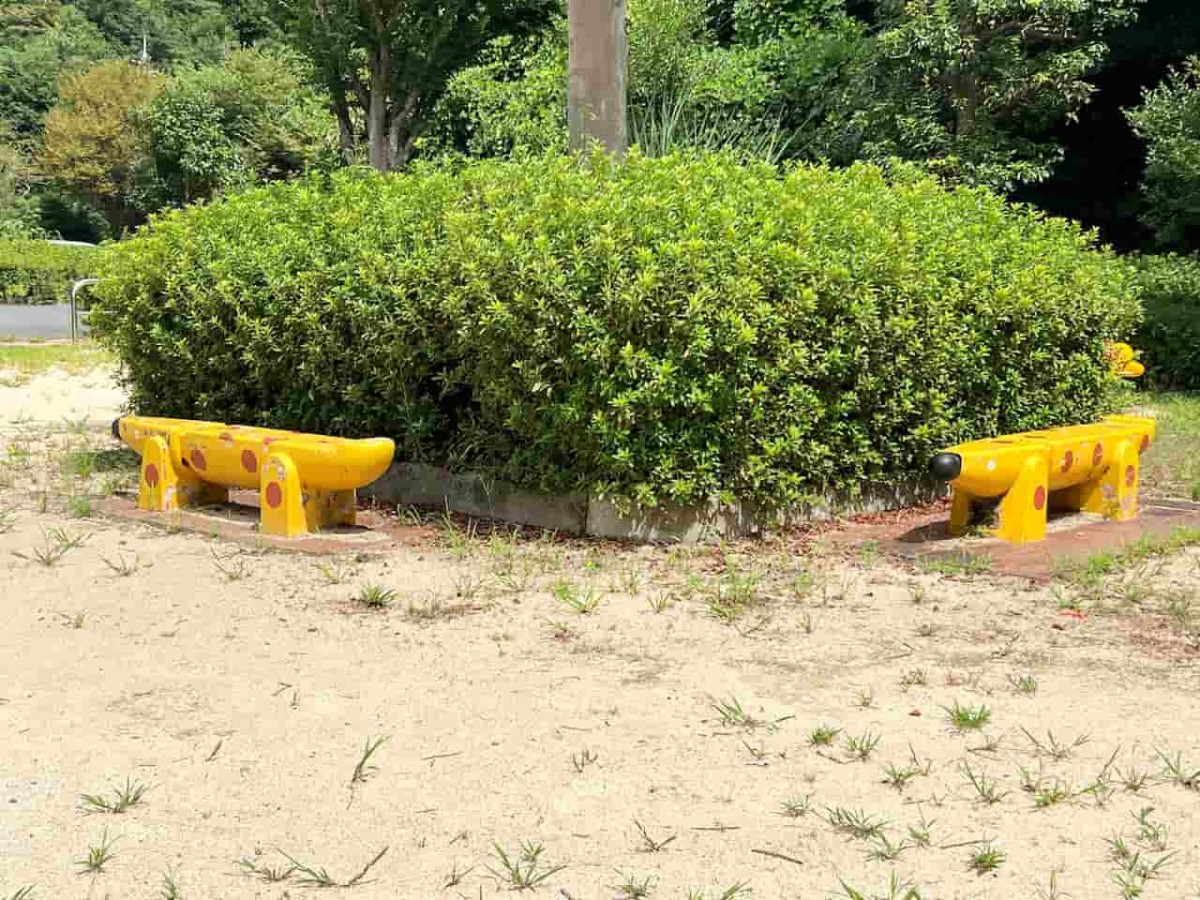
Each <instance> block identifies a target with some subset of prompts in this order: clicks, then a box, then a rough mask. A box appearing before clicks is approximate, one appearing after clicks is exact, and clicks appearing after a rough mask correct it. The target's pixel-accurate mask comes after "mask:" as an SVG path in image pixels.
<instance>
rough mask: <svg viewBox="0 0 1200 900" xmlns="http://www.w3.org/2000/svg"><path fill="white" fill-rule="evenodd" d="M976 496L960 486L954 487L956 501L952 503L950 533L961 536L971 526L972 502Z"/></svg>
mask: <svg viewBox="0 0 1200 900" xmlns="http://www.w3.org/2000/svg"><path fill="white" fill-rule="evenodd" d="M974 499H975V498H974V497H972V496H971V495H970V494H968V493H967V492H966V491H964V490H961V489H960V488H955V489H954V502H953V503H951V505H950V533H951V534H952V535H954V536H955V537H961V536H962V535H964V534H966V533H967V529H968V528H970V527H971V504H972V503H973V501H974Z"/></svg>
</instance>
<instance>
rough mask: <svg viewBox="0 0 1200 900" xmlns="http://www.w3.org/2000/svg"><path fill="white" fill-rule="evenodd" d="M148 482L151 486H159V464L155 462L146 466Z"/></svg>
mask: <svg viewBox="0 0 1200 900" xmlns="http://www.w3.org/2000/svg"><path fill="white" fill-rule="evenodd" d="M146 484H148V485H150V487H158V466H156V465H155V464H154V463H150V465H148V466H146Z"/></svg>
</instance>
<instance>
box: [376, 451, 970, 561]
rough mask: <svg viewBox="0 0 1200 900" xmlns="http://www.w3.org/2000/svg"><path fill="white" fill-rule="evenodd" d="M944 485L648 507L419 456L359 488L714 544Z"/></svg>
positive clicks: (564, 524)
mask: <svg viewBox="0 0 1200 900" xmlns="http://www.w3.org/2000/svg"><path fill="white" fill-rule="evenodd" d="M945 494H946V489H945V487H944V486H942V485H937V484H933V483H931V482H923V481H913V482H911V483H907V484H875V483H866V484H863V485H861V488H860V490H859V491H858V493H857V495H856V496H853V497H850V496H838V495H835V494H829V495H827V496H823V497H818V498H815V499H814V500H813V501H812V502H810V503H807V504H804V505H803V506H798V507H795V508H792V509H787V510H782V511H780V510H766V509H763V508H761V507H760V506H758V505H757V504H754V503H740V502H734V503H728V504H726V503H718V502H715V501H713V502H709V503H703V504H697V505H693V506H679V505H676V504H663V505H662V506H659V507H655V508H653V509H651V508H646V507H643V506H640V505H639V504H636V503H624V504H622V503H614V502H612V501H610V500H605V499H602V498H600V497H589V496H587V495H586V494H579V493H576V494H539V493H535V492H533V491H529V490H524V489H522V488H518V487H515V486H513V485H511V484H506V483H504V482H502V481H496V480H495V479H492V478H487V477H485V476H483V475H480V474H478V473H474V472H461V473H460V472H451V471H449V470H447V469H443V468H439V467H437V466H429V465H424V464H421V463H404V462H400V463H394V464H393V465H392V467H391V468H390V469H389V470H388V471H387V472H386V473H385V474H384V476H383V477H382V478H380V479H379V480H378V481H376V482H375V483H373V484H370V485H367V486H366V487H365V488H362V489H360V490H359V492H358V495H359V497H360V498H362V499H367V500H374V501H375V502H377V503H381V504H390V505H392V506H395V507H405V506H415V507H417V508H419V509H436V510H445V511H447V512H452V513H459V514H461V515H464V516H471V517H475V518H479V519H492V520H496V521H501V522H510V523H512V524H515V525H528V526H531V527H533V528H542V529H545V530H547V531H554V532H558V533H559V534H563V535H573V536H583V535H586V536H588V537H598V538H606V539H610V540H622V541H653V542H663V543H684V544H696V543H716V542H718V541H723V540H736V539H738V538H746V537H756V536H759V535H762V534H764V533H766V532H769V531H773V530H778V529H781V528H782V529H788V528H794V527H797V526H804V525H809V524H811V523H814V522H824V521H830V520H833V519H836V518H839V517H844V516H853V515H858V514H862V513H874V512H881V511H883V510H894V509H903V508H906V507H911V506H913V505H917V504H922V503H929V502H931V501H934V500H936V499H938V498H939V497H943V496H945Z"/></svg>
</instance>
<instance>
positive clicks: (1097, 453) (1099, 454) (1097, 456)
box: [1092, 444, 1104, 466]
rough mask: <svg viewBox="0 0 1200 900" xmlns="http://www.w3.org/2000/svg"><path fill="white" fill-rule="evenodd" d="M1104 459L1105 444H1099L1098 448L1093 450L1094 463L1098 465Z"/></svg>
mask: <svg viewBox="0 0 1200 900" xmlns="http://www.w3.org/2000/svg"><path fill="white" fill-rule="evenodd" d="M1103 460H1104V445H1103V444H1097V445H1096V449H1095V450H1093V451H1092V465H1093V466H1098V465H1100V463H1101V462H1102V461H1103Z"/></svg>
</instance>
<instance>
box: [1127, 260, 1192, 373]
mask: <svg viewBox="0 0 1200 900" xmlns="http://www.w3.org/2000/svg"><path fill="white" fill-rule="evenodd" d="M1136 261H1137V268H1138V283H1139V285H1140V287H1141V294H1142V302H1143V304H1144V306H1145V320H1144V321H1143V322H1142V328H1141V331H1140V332H1139V334H1138V339H1137V346H1138V349H1140V350H1141V351H1142V361H1143V362H1144V363H1145V364H1146V378H1147V380H1148V381H1149V382H1150V383H1152V384H1155V385H1158V386H1160V387H1164V388H1182V389H1185V390H1200V259H1197V258H1196V257H1193V256H1176V255H1174V254H1171V255H1169V256H1142V257H1138V258H1137V260H1136Z"/></svg>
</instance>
